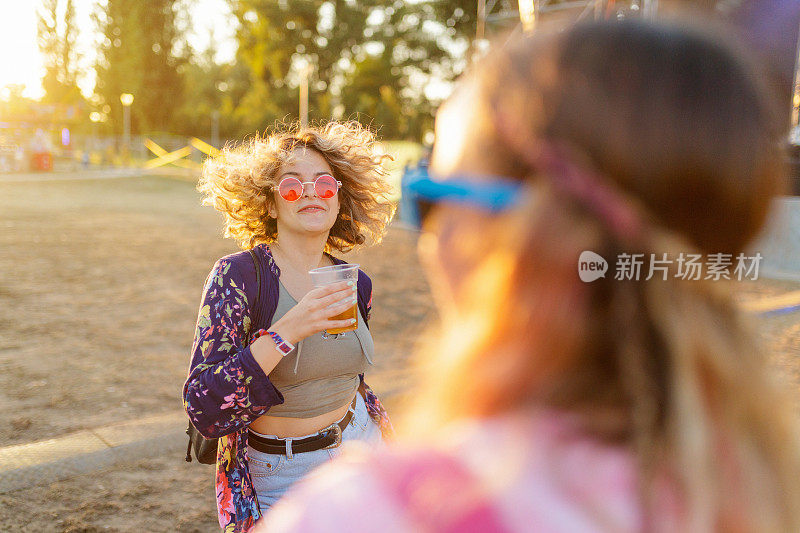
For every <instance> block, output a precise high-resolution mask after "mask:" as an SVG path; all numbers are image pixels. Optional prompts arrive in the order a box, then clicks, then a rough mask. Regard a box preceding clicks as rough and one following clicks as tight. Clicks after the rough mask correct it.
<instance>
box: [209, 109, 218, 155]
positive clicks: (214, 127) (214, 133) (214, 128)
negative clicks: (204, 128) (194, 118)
mask: <svg viewBox="0 0 800 533" xmlns="http://www.w3.org/2000/svg"><path fill="white" fill-rule="evenodd" d="M211 144H212V145H213V146H214V148H219V111H218V110H216V109H215V110H214V111H213V112H212V113H211Z"/></svg>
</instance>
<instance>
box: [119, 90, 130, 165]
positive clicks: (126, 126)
mask: <svg viewBox="0 0 800 533" xmlns="http://www.w3.org/2000/svg"><path fill="white" fill-rule="evenodd" d="M119 101H120V102H121V103H122V130H123V138H122V139H123V141H122V142H123V144H124V145H125V161H126V162H130V157H131V104H132V103H133V95H132V94H130V93H122V94H121V95H119Z"/></svg>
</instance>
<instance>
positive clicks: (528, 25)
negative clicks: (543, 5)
mask: <svg viewBox="0 0 800 533" xmlns="http://www.w3.org/2000/svg"><path fill="white" fill-rule="evenodd" d="M537 4H538V2H537V1H536V0H519V19H520V21H521V22H522V29H523V30H524V31H525V32H526V33H530V32H532V31H533V30H534V29H535V28H536V19H537V13H536V7H537Z"/></svg>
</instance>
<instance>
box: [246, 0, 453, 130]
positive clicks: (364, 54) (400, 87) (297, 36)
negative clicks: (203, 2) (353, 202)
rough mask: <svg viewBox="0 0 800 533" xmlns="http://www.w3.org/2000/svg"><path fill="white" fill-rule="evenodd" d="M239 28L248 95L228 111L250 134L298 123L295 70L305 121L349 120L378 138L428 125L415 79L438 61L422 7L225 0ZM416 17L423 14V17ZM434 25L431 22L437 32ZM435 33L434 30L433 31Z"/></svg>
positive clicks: (440, 54) (371, 0) (428, 112)
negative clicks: (305, 96) (306, 92)
mask: <svg viewBox="0 0 800 533" xmlns="http://www.w3.org/2000/svg"><path fill="white" fill-rule="evenodd" d="M231 1H232V6H233V12H234V14H235V15H236V17H237V19H238V21H239V29H238V33H237V40H238V42H239V51H238V56H237V59H238V61H241V62H243V63H245V64H246V65H247V66H248V68H249V70H250V76H251V88H250V90H249V91H248V93H247V94H246V95H245V96H244V97H243V98H242V100H241V101H240V102H239V103H238V105H237V107H236V112H237V113H239V112H241V115H242V116H247V117H251V118H252V119H253V125H254V126H255V129H258V128H263V127H265V126H267V125H269V124H270V123H271V122H272V121H274V120H276V119H281V118H284V117H289V118H293V119H296V118H297V117H298V94H297V86H298V85H299V83H300V82H301V75H300V71H301V65H302V64H303V63H304V62H310V63H311V64H312V65H313V66H314V67H315V68H314V70H313V74H312V75H311V79H310V80H309V83H310V86H311V91H310V93H311V94H310V105H309V108H310V118H311V119H316V120H327V119H331V118H334V119H338V118H357V119H358V120H360V121H362V122H364V123H367V124H372V125H373V126H375V125H378V124H379V125H380V126H381V133H382V136H383V137H385V138H417V139H418V138H419V137H420V135H421V133H422V130H423V128H424V127H427V126H425V125H426V124H430V122H431V121H432V108H431V106H430V104H429V103H428V102H427V100H426V99H425V98H424V95H423V94H422V88H421V87H420V86H419V85H420V84H419V83H417V84H416V85H415V84H414V83H412V80H413V79H414V78H416V79H417V80H419V79H424V78H425V76H429V75H430V73H431V71H432V69H433V68H434V67H435V66H436V65H438V64H439V63H440V62H441V60H442V58H445V57H447V56H448V52H447V50H446V48H445V47H444V46H443V43H442V42H441V41H440V39H439V37H440V35H437V32H435V31H431V30H435V29H436V28H432V27H431V26H430V25H426V24H425V22H426V20H429V19H432V18H433V15H434V10H433V8H432V7H431V6H427V5H423V4H406V3H405V2H402V1H395V2H390V3H387V2H385V1H380V0H362V1H358V2H356V1H354V0H330V1H327V2H315V1H310V0H293V1H292V2H291V7H290V3H289V2H288V1H287V0H279V1H275V2H264V1H260V0H231ZM423 11H424V12H423ZM439 27H441V25H439ZM439 34H441V32H439Z"/></svg>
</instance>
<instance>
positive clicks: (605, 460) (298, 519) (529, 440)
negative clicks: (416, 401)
mask: <svg viewBox="0 0 800 533" xmlns="http://www.w3.org/2000/svg"><path fill="white" fill-rule="evenodd" d="M664 504H665V505H663V506H659V509H658V510H657V511H656V512H657V513H658V515H659V516H657V517H654V520H657V522H656V523H655V524H651V525H652V526H654V527H653V528H645V527H644V525H643V520H644V519H643V515H642V512H641V510H640V505H639V496H638V489H637V471H636V466H635V462H634V459H633V456H632V455H631V454H630V452H628V451H627V450H626V449H624V448H622V447H615V446H610V445H607V444H603V443H601V442H598V441H597V440H595V439H592V438H590V437H588V436H586V435H585V434H583V433H581V432H580V431H579V430H578V429H577V426H576V425H575V424H572V423H571V422H570V419H569V417H568V416H566V415H565V416H560V415H558V414H556V413H540V414H537V415H528V416H526V417H524V418H523V417H521V416H506V417H502V418H495V419H489V420H484V421H480V422H471V423H461V424H458V425H453V426H451V427H449V428H448V429H447V430H446V432H444V433H443V436H442V438H440V439H437V440H436V441H435V443H428V444H426V446H425V447H416V446H406V447H404V448H401V447H395V448H394V449H389V450H383V451H368V450H366V449H365V448H361V447H359V446H358V445H357V444H356V445H354V446H352V447H351V448H350V449H349V450H346V451H345V453H343V454H342V455H341V457H340V458H338V459H337V460H335V461H333V462H331V463H330V464H327V465H325V466H323V467H322V468H320V469H319V470H317V471H316V472H314V473H312V474H311V475H310V476H309V477H308V478H306V479H304V480H302V481H301V482H299V483H298V484H297V485H296V486H295V487H294V488H293V489H291V490H290V491H289V492H288V493H287V495H286V496H285V497H284V499H282V500H281V501H279V502H278V503H277V504H276V505H275V506H274V507H273V509H272V510H271V511H270V512H269V513H268V514H267V515H266V516H265V517H264V518H263V519H262V520H260V521H259V522H258V523H257V525H256V527H255V529H254V531H256V532H262V533H263V532H266V531H269V532H270V533H276V532H289V531H292V532H300V531H302V532H309V533H313V532H328V531H348V532H374V531H381V532H386V533H392V532H410V531H414V532H416V531H429V532H453V533H455V532H457V531H458V532H471V531H474V532H487V531H489V532H491V531H495V532H505V531H509V532H511V531H526V532H527V531H536V532H569V533H582V532H598V531H604V532H608V531H613V532H634V531H642V530H644V529H656V530H659V531H679V530H682V529H681V528H680V527H679V526H678V523H679V522H678V521H676V519H677V516H678V514H679V513H678V509H677V507H676V506H675V505H673V504H670V503H669V502H667V501H666V500H665V502H664Z"/></svg>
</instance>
